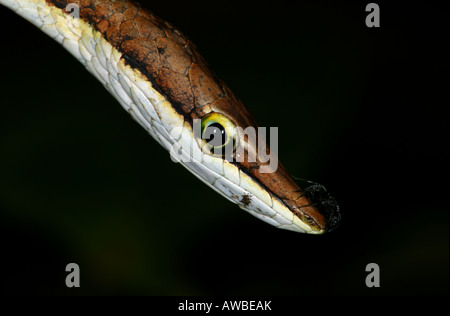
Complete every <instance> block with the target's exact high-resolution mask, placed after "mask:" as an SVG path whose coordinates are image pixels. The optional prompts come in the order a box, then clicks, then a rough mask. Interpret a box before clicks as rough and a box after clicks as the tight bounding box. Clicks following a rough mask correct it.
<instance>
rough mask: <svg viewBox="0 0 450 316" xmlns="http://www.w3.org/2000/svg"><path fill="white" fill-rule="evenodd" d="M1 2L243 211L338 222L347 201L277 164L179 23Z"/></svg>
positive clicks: (25, 0)
mask: <svg viewBox="0 0 450 316" xmlns="http://www.w3.org/2000/svg"><path fill="white" fill-rule="evenodd" d="M0 4H2V5H4V6H6V7H7V8H9V9H11V10H12V11H14V12H15V13H17V14H18V15H19V16H21V17H23V18H24V19H26V20H27V21H29V22H31V23H32V24H34V25H35V26H36V27H38V28H39V29H40V30H41V31H43V32H44V33H46V34H47V35H48V36H50V37H51V38H53V39H54V40H55V41H57V42H58V43H59V44H61V45H62V46H63V47H64V48H65V49H66V50H67V51H68V52H69V53H70V54H72V55H73V56H74V57H75V58H76V59H77V60H78V61H79V62H80V63H81V64H82V65H83V66H84V67H85V68H86V69H87V70H88V72H90V73H91V74H92V75H93V76H95V77H96V78H97V79H98V80H99V81H100V83H101V84H102V85H103V86H104V87H105V88H106V89H107V90H108V91H109V93H111V95H112V96H113V97H114V98H115V99H116V100H117V101H118V103H119V104H120V105H121V106H122V107H123V108H124V109H125V110H126V111H127V112H128V113H129V115H131V117H132V118H133V119H134V120H135V121H136V122H137V123H138V124H140V125H141V126H142V127H143V128H144V129H145V130H146V131H147V132H148V133H149V134H150V135H151V136H152V137H153V138H154V139H155V140H156V142H157V143H159V144H160V145H161V146H163V147H164V148H165V149H166V150H167V151H168V152H169V153H170V156H171V157H172V160H173V161H174V162H177V163H180V164H182V165H183V166H184V167H185V168H186V169H187V170H189V171H190V172H191V173H192V174H194V175H195V176H196V177H197V178H199V179H200V180H201V181H203V182H204V183H205V184H207V185H208V186H209V187H211V188H212V189H213V190H215V191H217V192H218V193H219V194H221V195H222V196H223V197H225V198H226V199H228V200H229V201H231V202H232V203H234V204H236V205H238V206H239V207H240V208H241V209H243V210H245V211H246V212H248V213H250V214H251V215H253V216H255V217H256V218H258V219H260V220H262V221H264V222H266V223H268V224H270V225H272V226H275V227H277V228H280V229H284V230H289V231H294V232H299V233H307V234H314V235H321V234H323V233H325V232H329V231H331V230H334V229H335V228H336V227H337V226H338V224H339V222H340V220H341V216H340V211H339V206H338V204H337V203H336V200H335V199H334V198H333V197H332V196H331V195H330V194H329V193H328V191H327V190H326V189H325V187H323V186H321V185H319V184H315V183H313V182H307V183H308V185H307V186H306V187H304V186H303V188H301V187H300V185H299V184H298V183H297V181H295V180H294V177H292V176H290V175H289V173H288V172H287V171H286V168H285V167H284V166H283V165H282V164H281V163H278V164H277V166H276V168H270V164H269V161H270V160H272V161H273V160H274V159H276V158H277V157H275V153H272V151H271V150H270V149H269V148H268V147H261V146H259V145H260V143H261V142H264V141H266V140H265V138H264V137H262V136H260V135H259V134H257V135H256V137H250V136H252V135H250V136H249V134H246V133H245V131H246V130H248V129H249V128H253V129H254V130H258V131H259V128H260V127H259V126H258V124H257V122H256V120H255V118H254V116H252V114H251V113H250V112H249V110H248V109H247V108H246V107H245V106H244V104H243V103H242V101H241V100H240V99H239V98H238V97H237V96H236V95H235V94H234V93H233V92H232V91H231V89H230V88H229V87H228V86H227V85H226V84H225V83H224V82H223V81H222V80H221V79H220V78H219V77H218V76H217V75H216V74H215V73H214V72H213V71H212V70H211V69H210V66H209V65H208V63H207V62H206V61H205V59H204V58H203V57H202V55H201V54H200V53H199V51H198V49H197V47H196V46H195V45H194V44H193V43H192V42H191V40H190V39H189V38H188V37H186V36H185V35H183V33H181V32H180V31H179V30H178V29H177V28H176V27H175V26H173V25H172V24H171V23H169V22H166V21H165V20H163V19H161V18H159V17H158V16H156V15H155V14H153V13H152V12H151V11H149V10H147V9H146V8H144V7H143V6H142V5H141V4H139V3H137V2H134V1H129V0H0ZM275 113H276V111H275ZM243 131H244V132H243ZM266 142H267V141H266ZM261 148H265V149H261ZM267 157H269V158H270V159H269V160H268V159H267ZM238 158H239V159H238Z"/></svg>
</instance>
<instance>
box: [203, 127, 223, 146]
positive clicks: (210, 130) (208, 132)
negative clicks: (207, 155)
mask: <svg viewBox="0 0 450 316" xmlns="http://www.w3.org/2000/svg"><path fill="white" fill-rule="evenodd" d="M203 136H204V140H206V142H207V143H208V144H209V145H210V146H213V147H220V146H223V145H225V143H226V142H227V132H226V131H225V128H224V127H223V126H222V125H220V124H219V123H213V124H211V125H209V126H208V127H207V128H206V129H205V131H204V132H203Z"/></svg>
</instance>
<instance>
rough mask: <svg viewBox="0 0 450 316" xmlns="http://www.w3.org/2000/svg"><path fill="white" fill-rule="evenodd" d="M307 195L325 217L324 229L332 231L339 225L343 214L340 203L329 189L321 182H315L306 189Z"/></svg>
mask: <svg viewBox="0 0 450 316" xmlns="http://www.w3.org/2000/svg"><path fill="white" fill-rule="evenodd" d="M304 191H305V196H306V197H307V198H308V199H309V200H310V201H311V202H312V203H313V205H314V206H315V207H316V208H317V209H318V210H319V212H320V213H321V214H322V216H323V218H324V224H325V225H324V229H325V231H327V232H330V231H332V230H334V229H336V227H338V226H339V224H340V222H341V214H340V211H339V204H338V203H337V202H336V199H335V198H334V197H333V196H331V195H330V193H329V192H328V191H327V189H326V188H325V187H324V186H323V185H320V184H314V185H311V186H309V187H307V188H305V189H304Z"/></svg>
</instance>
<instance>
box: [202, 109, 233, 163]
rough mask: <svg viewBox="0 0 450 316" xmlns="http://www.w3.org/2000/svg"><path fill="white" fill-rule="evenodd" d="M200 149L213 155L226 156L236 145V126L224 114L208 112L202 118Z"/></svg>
mask: <svg viewBox="0 0 450 316" xmlns="http://www.w3.org/2000/svg"><path fill="white" fill-rule="evenodd" d="M201 139H202V149H203V150H204V151H208V152H210V153H211V154H213V155H215V156H228V155H230V154H232V153H233V152H234V150H235V149H236V146H237V131H236V126H235V125H234V124H233V123H232V122H231V121H230V120H229V119H228V118H227V117H226V116H224V115H222V114H219V113H210V114H208V115H205V116H204V117H203V118H202V123H201Z"/></svg>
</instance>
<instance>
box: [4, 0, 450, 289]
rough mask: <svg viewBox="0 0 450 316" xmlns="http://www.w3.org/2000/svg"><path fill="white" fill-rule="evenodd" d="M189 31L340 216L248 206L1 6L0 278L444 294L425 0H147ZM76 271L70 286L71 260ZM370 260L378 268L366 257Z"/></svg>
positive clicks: (440, 91) (442, 216)
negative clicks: (297, 217) (370, 278)
mask: <svg viewBox="0 0 450 316" xmlns="http://www.w3.org/2000/svg"><path fill="white" fill-rule="evenodd" d="M142 3H143V4H144V6H146V7H147V8H149V9H151V10H153V11H154V12H155V13H156V14H157V15H159V16H161V17H163V18H165V19H166V20H168V21H170V22H172V23H173V24H175V25H176V26H177V27H178V28H179V29H180V30H182V31H183V32H184V33H185V34H186V35H187V36H189V37H190V38H191V39H192V40H193V41H194V42H195V43H196V44H197V46H198V48H199V50H200V51H201V52H202V54H203V55H204V56H205V58H206V59H207V60H208V62H209V63H210V65H211V67H212V68H213V69H214V70H215V71H216V73H217V74H218V75H219V76H220V77H221V78H222V79H224V81H225V82H227V83H228V84H229V85H230V87H231V88H232V89H233V91H234V92H235V93H236V94H237V95H238V96H239V97H240V98H241V99H242V100H243V101H244V103H245V104H246V105H247V107H248V108H249V109H250V111H251V112H252V113H253V114H254V115H255V116H256V118H257V119H258V121H259V123H260V125H261V126H267V127H269V126H277V127H279V131H280V160H281V161H282V162H283V164H284V165H285V166H286V167H287V169H288V170H289V171H290V173H292V174H293V175H295V176H297V177H301V178H306V179H310V180H313V181H317V182H319V183H322V184H324V185H325V186H326V187H327V188H328V189H329V190H330V191H331V192H332V193H333V194H334V196H335V197H336V199H337V200H338V202H339V204H340V207H341V210H342V217H343V222H342V225H341V226H340V227H339V228H338V229H337V230H336V231H334V232H332V233H330V234H328V235H324V236H309V235H302V234H295V233H292V232H288V231H280V230H277V229H274V228H273V227H271V226H269V225H267V224H265V223H263V222H260V221H258V220H256V219H254V218H253V217H251V216H249V215H247V214H245V213H244V212H242V211H241V210H240V209H239V208H237V207H236V206H234V205H233V204H231V203H229V202H227V201H226V200H225V199H223V198H221V197H220V196H218V195H217V194H216V193H215V192H213V191H212V190H210V189H209V188H207V187H206V186H205V185H204V184H202V183H201V182H200V181H198V180H196V179H195V178H194V177H193V176H191V175H190V174H189V173H188V172H187V171H186V170H184V169H183V168H182V167H181V166H179V165H175V164H173V163H172V162H171V160H170V158H169V155H168V153H166V152H165V151H164V150H163V149H162V148H160V147H159V145H157V144H156V142H154V141H153V140H152V139H151V137H149V136H148V135H147V134H146V133H145V131H144V130H143V129H141V128H140V127H139V126H138V125H137V124H136V123H135V122H133V121H132V120H131V119H130V118H129V117H128V115H127V114H126V113H125V112H124V111H123V110H122V109H121V107H120V106H119V104H118V103H117V102H116V101H115V100H114V99H113V98H112V97H111V96H110V95H109V94H108V93H107V92H106V90H104V89H103V88H102V87H101V85H100V84H99V83H98V82H96V80H95V79H94V78H93V77H92V76H90V75H89V74H88V73H87V72H86V71H84V70H83V67H82V66H81V65H80V64H78V63H77V62H76V61H75V60H74V59H73V58H72V57H71V56H70V55H69V54H68V53H67V52H65V51H64V49H62V48H61V47H59V45H58V44H56V43H55V42H53V41H52V40H51V39H50V38H48V37H47V36H46V35H45V34H43V33H41V32H40V31H39V30H38V29H36V28H35V27H34V26H32V25H31V24H28V23H26V22H25V21H24V20H22V19H21V18H19V17H18V16H16V15H14V14H13V13H12V12H10V11H9V10H6V9H5V8H3V7H0V17H1V18H0V30H2V37H1V41H0V43H1V49H0V59H1V63H0V69H1V73H0V92H1V93H0V221H1V224H0V225H1V226H0V232H1V233H0V238H1V240H2V250H1V251H2V255H1V260H0V262H1V265H0V268H1V270H0V271H2V276H1V282H0V284H1V287H2V291H3V292H4V293H7V294H33V295H34V294H39V295H42V294H44V295H46V294H63V295H79V294H87V295H107V294H143V295H323V294H338V295H348V294H357V295H359V294H363V295H379V294H388V295H399V294H448V241H449V240H448V239H449V238H448V237H449V236H448V223H449V222H448V207H449V198H448V184H447V179H448V160H449V150H448V147H449V146H448V136H449V125H448V119H449V111H448V110H449V73H450V72H449V62H448V56H449V54H448V51H447V50H446V48H445V45H444V43H445V41H448V34H446V33H448V32H445V31H444V26H445V23H446V19H445V11H444V10H443V9H442V8H441V7H440V6H439V5H436V4H434V5H432V4H429V5H426V4H424V3H420V4H419V3H415V2H410V1H408V2H406V1H404V2H397V4H392V3H390V2H386V3H385V2H377V3H378V4H379V5H380V7H381V28H379V29H369V28H367V27H366V25H365V18H366V15H367V13H366V12H365V6H366V5H367V3H368V2H367V3H364V2H361V3H353V4H351V3H337V2H336V3H334V2H313V1H310V2H295V3H293V2H289V1H276V2H272V3H267V2H266V3H264V2H257V3H256V2H255V3H253V2H244V1H239V2H238V1H227V2H215V1H171V0H164V1H156V2H155V3H153V2H152V1H147V2H142ZM70 262H76V263H78V264H79V265H80V268H81V288H80V289H68V288H66V287H65V283H64V280H65V276H66V272H65V271H64V270H65V266H66V264H68V263H70ZM371 262H375V263H377V264H379V265H380V268H381V288H379V289H368V288H367V287H366V286H365V277H366V272H365V267H366V265H367V264H368V263H371Z"/></svg>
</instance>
